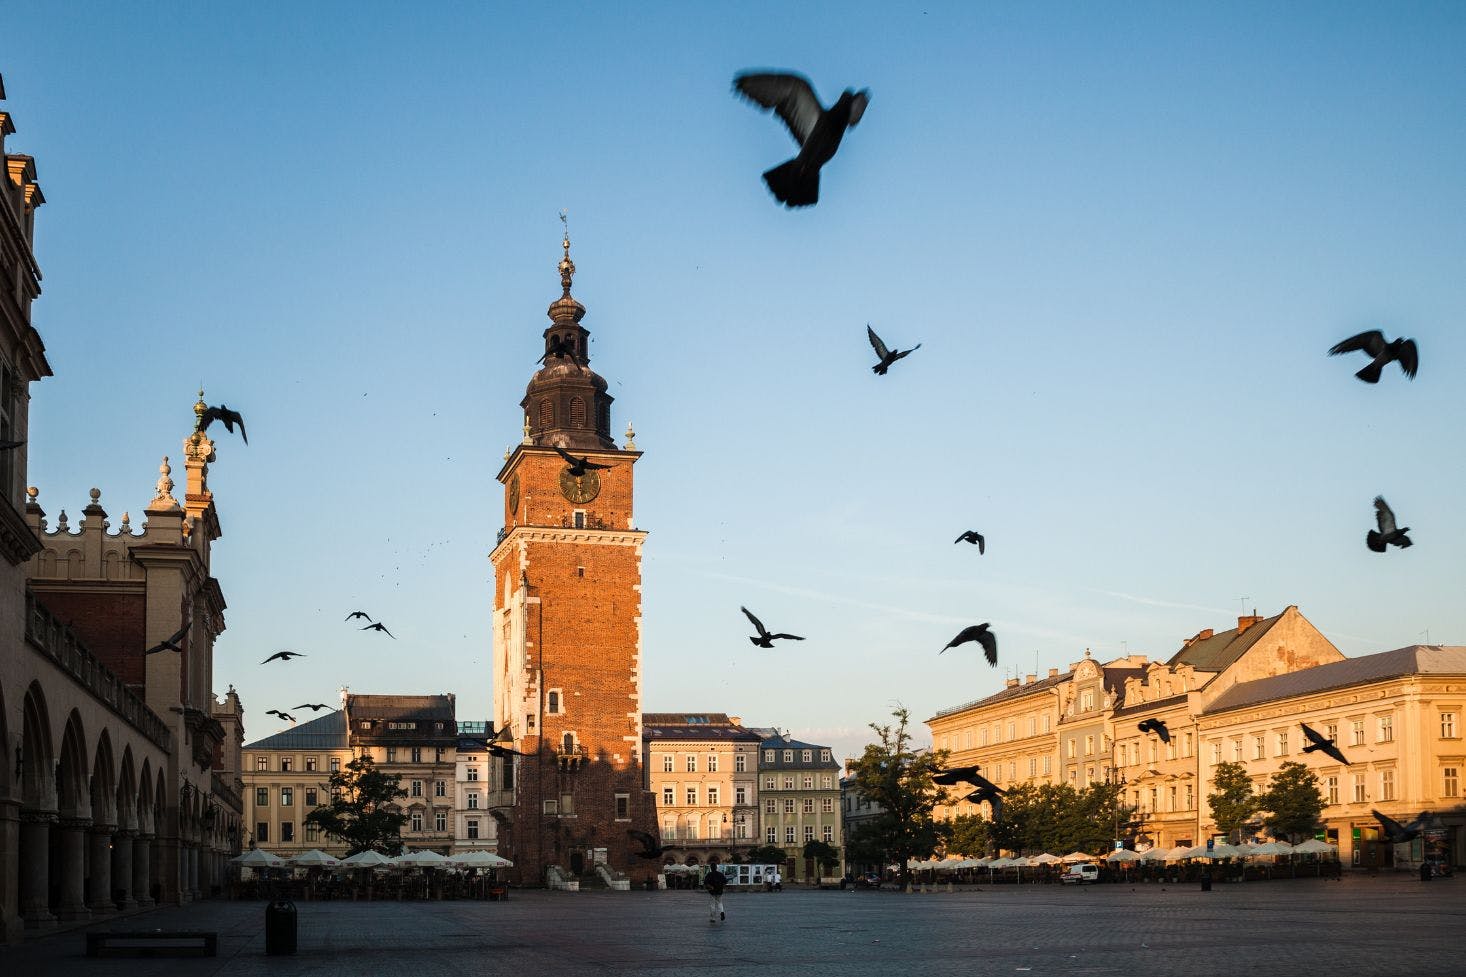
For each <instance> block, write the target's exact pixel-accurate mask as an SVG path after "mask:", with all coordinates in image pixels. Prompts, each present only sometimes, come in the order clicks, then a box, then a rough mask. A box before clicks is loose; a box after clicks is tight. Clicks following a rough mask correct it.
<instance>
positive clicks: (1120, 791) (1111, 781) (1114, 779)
mask: <svg viewBox="0 0 1466 977" xmlns="http://www.w3.org/2000/svg"><path fill="white" fill-rule="evenodd" d="M1116 773H1117V771H1116V770H1115V768H1114V767H1111V768H1110V769H1109V770H1107V771H1105V783H1106V784H1108V785H1109V786H1111V787H1113V788H1115V793H1114V796H1113V797H1112V798H1111V799H1110V809H1111V813H1112V814H1114V832H1113V834H1112V835H1111V837H1113V838H1114V839H1115V848H1116V849H1117V850H1118V849H1120V848H1123V847H1125V845H1124V840H1123V839H1121V837H1120V799H1121V798H1122V797H1124V796H1125V783H1126V781H1125V774H1124V773H1119V775H1118V776H1116ZM1126 827H1129V824H1128V823H1127V824H1126Z"/></svg>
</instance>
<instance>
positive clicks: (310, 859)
mask: <svg viewBox="0 0 1466 977" xmlns="http://www.w3.org/2000/svg"><path fill="white" fill-rule="evenodd" d="M290 864H291V865H298V866H300V867H301V868H335V867H336V866H337V865H340V864H341V859H339V858H337V857H336V856H335V855H327V854H326V853H325V852H323V851H321V850H320V849H319V848H312V849H311V850H310V851H307V852H301V853H300V854H299V855H296V856H295V857H294V858H292V859H291V860H290Z"/></svg>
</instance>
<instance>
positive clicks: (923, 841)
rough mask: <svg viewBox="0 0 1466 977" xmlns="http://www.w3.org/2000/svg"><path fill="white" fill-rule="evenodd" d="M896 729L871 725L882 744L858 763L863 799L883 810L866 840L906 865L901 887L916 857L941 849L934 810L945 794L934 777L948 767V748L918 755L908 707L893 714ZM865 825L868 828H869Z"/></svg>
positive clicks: (865, 834)
mask: <svg viewBox="0 0 1466 977" xmlns="http://www.w3.org/2000/svg"><path fill="white" fill-rule="evenodd" d="M891 715H892V716H894V717H895V718H896V723H895V724H894V725H888V726H882V725H880V724H878V723H871V724H870V728H871V729H872V730H874V731H875V734H876V736H877V738H878V739H879V742H876V743H871V744H869V745H868V746H866V748H865V753H864V754H863V755H862V756H861V757H860V759H859V760H857V761H855V767H854V772H855V783H856V786H857V788H858V789H859V790H860V793H861V795H862V796H863V797H864V798H865V799H866V800H868V801H870V802H871V803H872V804H874V805H876V806H877V807H879V808H880V809H881V812H882V813H881V814H880V815H879V816H877V817H875V818H872V819H871V820H870V821H869V822H867V824H868V825H869V827H867V828H865V830H863V831H862V832H861V834H862V842H863V843H865V844H867V845H868V846H869V848H870V849H873V850H875V851H879V852H880V853H881V858H880V861H882V862H885V861H886V860H887V859H892V860H894V861H896V862H898V863H899V864H900V866H901V885H902V887H903V888H904V887H905V886H906V885H907V884H908V883H909V881H910V878H911V869H910V862H911V859H912V858H926V857H927V856H929V855H931V854H932V853H934V852H935V851H936V850H937V847H938V846H939V845H940V844H941V842H942V836H943V834H944V831H943V828H942V826H941V825H939V824H937V822H936V820H935V819H934V818H933V817H932V811H933V810H934V809H935V808H936V806H937V804H938V803H939V802H940V801H942V799H943V797H944V793H943V792H942V791H940V790H938V789H937V786H936V784H934V783H933V782H932V777H933V776H935V775H936V774H937V773H938V772H939V771H940V770H942V769H943V768H944V767H945V766H946V764H947V755H948V754H947V751H946V750H927V751H917V750H915V749H913V747H912V744H911V734H910V733H908V732H907V725H908V724H909V723H910V720H911V713H910V711H909V710H907V709H906V708H905V707H901V708H898V709H896V710H895V711H894V712H892V713H891ZM863 827H864V826H863Z"/></svg>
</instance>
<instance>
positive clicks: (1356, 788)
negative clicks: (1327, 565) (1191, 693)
mask: <svg viewBox="0 0 1466 977" xmlns="http://www.w3.org/2000/svg"><path fill="white" fill-rule="evenodd" d="M1463 718H1466V647H1444V646H1440V645H1411V646H1409V647H1405V648H1397V649H1395V650H1394V651H1386V652H1381V653H1380V654H1376V655H1365V656H1362V657H1359V658H1346V659H1343V660H1342V661H1338V662H1333V663H1330V664H1325V665H1320V666H1318V667H1315V668H1308V669H1303V670H1300V671H1294V672H1289V673H1287V674H1283V675H1278V676H1276V677H1271V678H1261V679H1254V680H1252V681H1248V682H1239V683H1237V684H1235V685H1234V686H1232V687H1231V688H1230V689H1228V690H1227V691H1226V692H1224V693H1222V694H1221V695H1220V696H1217V697H1216V698H1215V699H1213V700H1212V701H1211V702H1209V703H1208V704H1207V705H1206V706H1205V708H1204V710H1203V712H1202V714H1201V716H1200V717H1199V720H1198V723H1197V734H1198V737H1199V741H1200V753H1201V757H1200V760H1201V764H1202V770H1203V772H1205V771H1209V770H1210V769H1211V768H1212V767H1214V766H1215V765H1216V764H1217V763H1219V762H1222V761H1238V762H1241V763H1242V765H1243V766H1244V767H1245V768H1246V770H1247V772H1248V774H1249V775H1250V776H1251V777H1252V779H1253V781H1254V782H1255V784H1256V785H1257V787H1258V788H1259V789H1261V788H1262V787H1264V786H1265V785H1266V783H1267V781H1268V779H1269V778H1270V777H1271V775H1272V774H1273V773H1274V772H1275V771H1276V770H1277V769H1278V767H1280V766H1281V765H1282V764H1283V763H1285V762H1287V761H1290V760H1293V761H1297V762H1299V763H1303V764H1305V765H1307V766H1308V768H1309V769H1310V770H1312V771H1314V773H1315V774H1317V776H1318V778H1319V780H1320V782H1321V785H1322V789H1323V793H1324V799H1325V801H1326V802H1327V806H1326V807H1325V808H1324V811H1323V819H1324V830H1325V832H1326V836H1327V839H1328V840H1329V841H1331V842H1333V843H1335V844H1337V845H1338V846H1339V855H1340V857H1341V858H1342V859H1343V860H1344V863H1345V864H1346V865H1352V866H1355V867H1360V868H1375V867H1387V866H1391V865H1393V866H1395V867H1415V866H1418V865H1419V863H1420V860H1421V858H1422V857H1423V855H1424V854H1425V849H1426V846H1427V845H1430V846H1432V847H1433V848H1434V849H1435V854H1436V856H1437V857H1438V858H1439V859H1440V860H1442V861H1445V862H1447V863H1449V864H1452V865H1462V864H1466V802H1463V800H1462V793H1461V778H1462V774H1463V773H1466V740H1463V738H1462V737H1463V728H1466V727H1463ZM1300 723H1307V724H1308V725H1309V726H1310V727H1311V728H1313V729H1315V730H1317V731H1318V732H1320V733H1322V734H1324V735H1325V736H1328V737H1331V738H1333V739H1334V741H1335V745H1336V746H1337V747H1338V748H1339V749H1340V750H1341V751H1342V752H1343V754H1344V756H1345V758H1346V759H1347V760H1348V761H1349V763H1348V765H1347V766H1345V765H1343V764H1340V763H1339V762H1338V761H1336V760H1334V759H1332V758H1330V757H1329V756H1327V755H1326V754H1324V753H1321V752H1314V753H1307V754H1305V753H1303V752H1302V750H1303V747H1304V745H1305V741H1304V739H1303V734H1302V729H1301V727H1300V725H1299V724H1300ZM1239 758H1240V759H1239ZM1207 779H1208V780H1209V779H1210V778H1209V776H1208V777H1207ZM1372 810H1379V811H1381V812H1382V813H1384V814H1386V815H1388V816H1389V817H1392V818H1394V819H1395V820H1397V821H1400V822H1402V823H1405V822H1408V821H1410V820H1412V819H1413V818H1414V817H1415V816H1416V815H1418V814H1420V813H1421V812H1433V813H1434V815H1435V817H1434V819H1433V821H1432V823H1431V825H1430V827H1429V829H1428V831H1427V832H1426V836H1425V837H1422V838H1421V839H1420V840H1418V841H1416V842H1414V843H1413V844H1409V845H1398V846H1397V845H1391V844H1389V843H1388V842H1387V841H1382V840H1381V838H1380V832H1379V824H1378V822H1377V821H1376V820H1375V818H1374V816H1373V814H1372V813H1371V811H1372ZM1201 827H1202V835H1201V836H1203V837H1204V836H1205V835H1206V834H1210V833H1211V832H1212V831H1214V830H1215V825H1214V823H1213V822H1212V820H1211V816H1210V812H1209V811H1208V812H1204V817H1203V820H1202V825H1201Z"/></svg>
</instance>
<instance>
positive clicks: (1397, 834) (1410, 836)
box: [1369, 809, 1430, 845]
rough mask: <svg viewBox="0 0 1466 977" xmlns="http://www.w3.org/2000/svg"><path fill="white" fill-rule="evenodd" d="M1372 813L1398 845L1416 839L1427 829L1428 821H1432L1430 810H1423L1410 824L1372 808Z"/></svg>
mask: <svg viewBox="0 0 1466 977" xmlns="http://www.w3.org/2000/svg"><path fill="white" fill-rule="evenodd" d="M1369 813H1370V814H1373V815H1374V819H1375V820H1376V821H1378V822H1379V826H1380V829H1381V830H1382V831H1384V833H1385V837H1387V838H1389V839H1390V841H1392V842H1394V843H1395V844H1397V845H1403V844H1404V843H1405V842H1407V841H1414V840H1415V839H1416V838H1418V837H1420V832H1422V831H1424V830H1425V826H1426V823H1427V822H1429V821H1430V812H1429V811H1421V812H1420V814H1419V815H1418V816H1417V817H1416V818H1415V820H1414V821H1411V822H1410V823H1409V824H1401V823H1400V822H1399V821H1396V820H1395V819H1394V818H1392V817H1388V816H1386V815H1384V814H1381V813H1379V812H1378V811H1376V810H1373V809H1371V810H1370V812H1369Z"/></svg>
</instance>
